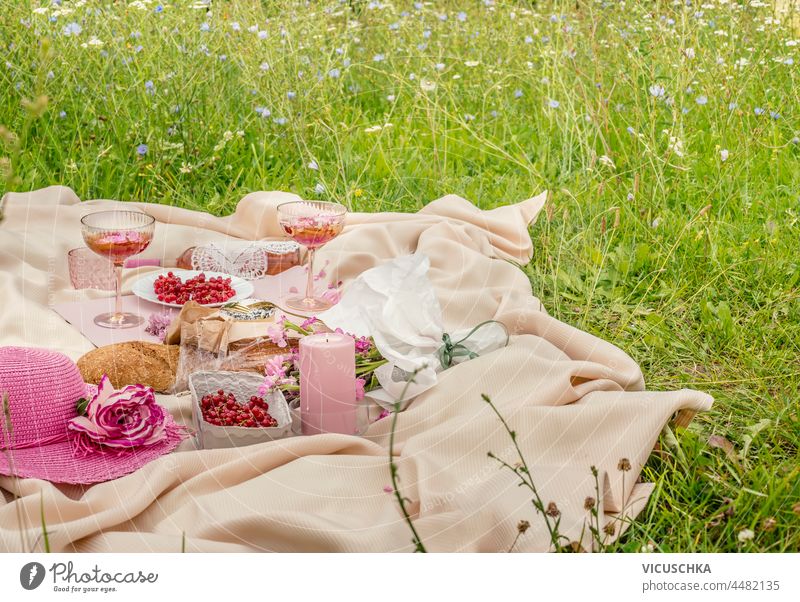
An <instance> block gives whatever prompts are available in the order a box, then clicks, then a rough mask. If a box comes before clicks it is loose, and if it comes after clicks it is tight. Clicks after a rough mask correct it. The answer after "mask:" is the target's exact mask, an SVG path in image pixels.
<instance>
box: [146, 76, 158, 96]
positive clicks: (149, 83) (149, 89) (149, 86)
mask: <svg viewBox="0 0 800 602" xmlns="http://www.w3.org/2000/svg"><path fill="white" fill-rule="evenodd" d="M144 89H145V92H147V93H148V94H151V95H152V94H155V93H156V87H155V84H154V83H153V82H152V80H149V79H148V80H147V81H146V82H144Z"/></svg>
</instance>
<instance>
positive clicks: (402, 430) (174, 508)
mask: <svg viewBox="0 0 800 602" xmlns="http://www.w3.org/2000/svg"><path fill="white" fill-rule="evenodd" d="M296 198H297V197H295V196H294V195H290V194H286V193H281V192H257V193H252V194H249V195H247V196H246V197H244V198H243V199H242V200H241V201H240V203H239V204H238V207H237V209H236V211H235V213H234V214H233V215H231V216H229V217H225V218H217V217H212V216H210V215H207V214H202V213H197V212H192V211H188V210H182V209H177V208H172V207H168V206H164V205H155V204H137V205H136V206H137V207H139V208H140V209H142V210H144V211H146V212H148V213H151V214H152V215H153V216H155V217H156V218H157V220H158V224H157V229H156V237H155V240H154V243H153V245H152V246H151V248H150V249H148V251H147V252H146V254H145V256H163V257H177V256H178V254H179V253H180V252H182V251H183V250H184V249H185V248H187V247H189V246H192V245H196V244H199V243H203V242H208V241H214V240H222V239H224V238H225V237H226V236H236V237H242V238H261V237H268V236H280V231H279V229H278V224H277V221H276V215H275V206H276V205H277V204H278V203H279V202H282V201H286V200H292V199H296ZM6 200H7V203H6V209H5V211H6V219H5V222H4V223H3V224H2V225H0V291H1V292H2V296H0V304H1V305H0V345H29V346H41V347H50V348H54V349H58V350H61V351H63V352H64V353H67V354H68V355H69V356H70V357H72V358H73V359H77V358H78V357H79V356H80V355H81V354H82V353H84V352H85V351H87V350H89V349H90V348H91V345H90V344H89V343H88V341H87V340H86V339H84V338H83V337H82V336H81V335H80V334H79V333H78V332H77V331H76V330H75V329H74V328H73V327H72V326H70V325H68V324H66V323H65V322H64V321H63V320H62V319H61V318H60V317H59V316H58V315H56V313H55V312H53V311H52V310H50V309H48V304H52V303H56V302H61V301H68V300H71V299H79V298H81V297H82V296H85V295H88V294H89V293H87V292H84V291H74V290H72V289H71V286H70V284H69V280H68V271H67V263H66V253H67V251H68V250H69V249H70V248H73V247H76V246H81V245H82V240H81V234H80V225H79V220H80V218H81V216H82V215H84V214H85V213H88V212H92V211H97V210H101V209H108V208H110V207H114V206H115V205H116V202H114V201H102V200H97V201H88V202H80V201H79V199H78V198H77V196H76V195H75V194H74V193H73V192H72V191H71V190H70V189H68V188H64V187H50V188H46V189H43V190H38V191H35V192H33V193H30V194H8V195H7V197H6ZM544 201H545V195H544V194H542V195H539V196H537V197H535V198H533V199H530V200H528V201H525V202H522V203H518V204H511V205H507V206H502V207H499V208H497V209H492V210H489V211H481V210H480V209H478V208H477V207H475V206H474V205H472V204H471V203H469V202H468V201H466V200H464V199H462V198H459V197H456V196H446V197H443V198H441V199H438V200H436V201H433V202H432V203H429V204H428V205H426V206H425V208H424V209H422V210H420V211H419V212H418V213H415V214H397V213H376V214H359V213H354V214H351V215H348V218H347V227H346V229H345V232H344V234H342V235H341V236H340V237H339V238H338V239H336V240H334V241H333V242H332V243H330V244H329V245H328V246H327V247H325V248H324V249H323V251H322V252H321V253H320V261H322V262H324V261H325V260H329V261H330V264H329V265H328V268H327V272H328V275H329V276H330V277H331V278H332V279H336V278H341V279H342V280H344V281H345V286H346V283H347V282H348V281H349V280H352V279H353V278H354V277H356V276H357V275H358V274H359V273H360V272H362V271H363V270H365V269H367V268H370V267H372V266H375V265H378V264H379V263H381V262H382V261H385V260H387V259H390V258H393V257H397V256H400V255H404V254H408V253H413V252H422V253H425V254H427V255H428V256H429V257H430V261H431V270H430V278H431V281H432V282H433V284H434V286H435V287H436V291H437V294H438V297H439V300H440V302H441V305H442V308H443V312H444V317H445V321H446V324H445V326H446V328H448V329H456V328H461V327H467V326H474V325H476V324H478V323H479V322H481V321H483V320H486V319H491V318H493V319H497V320H501V321H502V322H504V323H505V324H506V326H507V327H508V329H509V330H510V331H511V333H512V334H513V336H512V339H511V343H510V345H509V346H508V347H507V348H505V349H502V350H499V351H496V352H493V353H490V354H487V355H485V356H482V357H479V358H477V359H473V360H471V361H469V362H465V363H463V364H461V365H458V366H455V367H453V368H451V369H449V370H447V371H445V372H444V373H442V374H441V376H440V380H439V383H438V384H437V385H436V386H435V387H434V388H433V389H431V390H429V391H427V392H426V393H424V394H423V395H421V396H420V397H418V398H416V399H415V400H414V402H413V403H412V405H411V406H410V407H409V409H408V410H406V411H405V412H403V413H402V414H401V415H400V416H399V420H398V429H397V440H396V445H395V453H396V462H397V464H398V466H399V475H400V485H401V491H402V494H403V495H404V496H405V497H407V498H408V500H409V510H410V512H411V514H412V518H413V521H414V524H415V526H416V529H417V531H418V533H419V534H420V537H421V538H422V540H423V542H424V544H425V546H426V547H427V549H428V550H430V551H505V550H507V549H509V547H510V546H511V544H512V542H513V541H514V539H515V537H516V535H517V525H518V524H519V522H520V521H521V520H527V521H529V522H530V524H531V527H530V529H529V530H528V531H527V532H526V533H524V534H523V535H522V536H520V538H519V541H518V542H517V544H516V546H515V548H514V549H515V550H519V551H545V550H547V549H548V548H549V536H548V535H547V533H546V530H545V525H544V522H543V520H542V517H541V516H540V515H537V513H536V511H535V510H534V508H533V506H532V505H531V496H530V492H529V491H527V490H526V489H525V488H522V487H519V486H518V485H517V482H518V481H517V478H516V477H515V476H514V475H513V474H512V473H511V472H510V471H508V470H503V469H500V468H499V465H498V463H497V462H496V461H495V460H493V459H491V458H489V457H488V455H487V452H490V451H491V452H493V453H494V454H496V455H497V456H499V457H501V458H502V459H504V460H505V461H507V462H508V463H509V464H512V465H514V464H516V463H517V462H518V458H517V456H516V453H515V450H514V447H513V445H512V442H511V440H510V438H509V437H508V436H507V434H506V433H505V431H504V430H503V429H502V426H501V424H500V422H499V421H498V419H497V418H496V417H495V416H494V414H493V413H492V412H491V409H490V408H489V407H488V406H487V405H486V403H485V402H484V401H483V400H482V399H481V394H482V393H486V394H488V395H490V396H491V398H492V399H493V401H494V403H495V404H496V405H497V406H498V408H499V409H500V411H501V412H502V414H503V415H504V417H505V418H506V419H507V421H508V422H509V424H510V425H511V427H512V428H513V429H514V430H515V431H516V433H517V441H518V443H519V446H520V448H521V449H522V452H523V454H524V456H525V458H526V460H527V462H528V464H529V466H530V469H531V473H532V475H533V478H534V481H535V483H536V485H537V487H538V489H539V492H540V495H541V497H542V499H543V501H544V503H545V504H547V503H549V502H551V501H552V502H555V504H556V506H557V508H558V510H559V512H560V532H561V533H562V534H563V535H564V536H565V537H567V538H568V539H569V541H577V540H579V539H580V537H581V533H582V532H583V540H582V544H583V547H585V548H590V547H591V543H590V537H589V533H588V528H587V518H588V516H589V515H588V513H587V511H586V510H585V509H584V501H585V499H586V498H587V497H589V496H591V497H596V494H595V484H594V478H593V477H592V473H591V471H590V467H591V466H596V467H597V469H598V470H599V481H600V500H599V504H600V507H601V509H602V515H601V523H602V524H601V527H602V526H603V525H604V524H605V523H608V522H611V523H613V525H614V527H613V528H614V533H615V535H614V536H616V534H619V532H620V530H621V528H622V527H623V526H624V523H625V521H626V520H627V518H625V517H632V516H635V515H636V514H637V513H638V512H639V511H640V510H641V509H642V508H643V507H644V505H645V504H646V503H647V499H648V496H649V494H650V491H651V485H650V484H646V483H639V482H637V481H638V479H637V477H638V475H639V472H640V469H641V466H642V464H643V463H644V462H646V460H647V458H648V456H649V455H650V453H651V450H652V449H653V446H654V443H655V442H656V439H657V437H658V435H659V432H660V431H661V429H662V427H663V426H664V425H665V423H667V422H668V420H669V419H670V417H671V415H672V414H673V413H674V412H676V411H677V410H679V409H682V408H683V409H692V410H705V409H708V408H709V407H710V406H711V403H712V399H711V398H710V397H709V396H708V395H706V394H704V393H699V392H697V391H690V390H681V391H672V392H651V391H645V390H644V381H643V378H642V374H641V372H640V370H639V367H638V366H637V365H636V363H635V362H634V361H633V360H632V359H631V358H630V357H629V356H628V355H626V354H625V352H623V351H622V350H620V349H618V348H617V347H615V346H613V345H611V344H609V343H607V342H605V341H603V340H600V339H598V338H596V337H594V336H592V335H590V334H587V333H585V332H582V331H580V330H577V329H575V328H573V327H571V326H569V325H567V324H564V323H562V322H560V321H558V320H556V319H554V318H552V317H550V316H549V315H548V314H547V313H546V310H545V308H543V307H542V305H541V303H540V302H539V300H538V299H536V298H535V297H534V296H533V295H532V293H531V284H530V282H529V280H528V277H527V276H526V275H525V274H524V273H523V271H522V270H520V269H519V267H517V264H524V263H526V262H527V261H529V260H530V258H531V256H532V254H533V253H536V252H538V251H537V249H534V248H533V247H532V243H531V237H530V235H529V232H528V226H529V224H531V223H533V221H534V220H535V219H536V216H537V214H538V213H539V211H540V210H541V209H542V206H543V204H544ZM125 207H126V208H130V207H131V204H126V205H125ZM135 276H136V273H135V272H134V271H132V272H131V273H130V274H128V275H127V277H126V286H128V287H129V286H130V284H131V281H132V279H133V278H134V277H135ZM93 294H94V295H98V294H103V293H97V292H95V293H93ZM160 401H161V402H162V403H164V404H165V405H166V406H167V407H169V408H170V410H171V411H172V412H173V414H175V416H176V417H177V418H178V419H179V420H183V421H188V420H189V417H190V412H189V400H188V399H187V398H186V397H177V398H176V397H169V396H161V397H160ZM46 402H47V400H42V403H46ZM389 431H390V420H388V419H383V420H380V421H378V422H376V423H375V424H373V425H372V427H371V428H370V429H369V432H368V436H367V437H364V438H358V437H350V436H342V435H318V436H313V437H294V438H289V439H285V440H281V441H277V442H272V443H265V444H261V445H255V446H250V447H244V448H239V449H224V450H205V451H196V450H193V449H192V445H191V443H189V442H185V443H184V444H183V445H182V446H181V448H179V451H176V452H175V453H172V454H170V455H168V456H164V457H162V458H160V459H159V460H157V461H154V462H152V463H151V464H149V465H147V466H146V467H144V468H142V469H141V470H139V471H137V472H136V473H133V474H131V475H129V476H126V477H124V478H120V479H117V480H115V481H110V482H106V483H103V484H98V485H95V486H92V487H89V488H85V489H82V488H80V487H72V486H54V485H52V484H50V483H48V482H44V481H40V480H34V479H30V480H16V479H13V478H10V477H0V491H2V492H3V496H0V550H6V551H20V549H23V550H41V549H42V537H41V518H40V505H41V507H42V508H43V511H44V517H45V523H46V525H47V530H48V532H49V541H50V547H51V549H52V550H53V551H113V552H131V551H137V552H138V551H158V552H176V551H180V550H181V548H182V545H183V544H184V543H185V548H186V550H187V551H231V552H236V551H254V550H258V551H409V550H412V549H413V546H412V543H411V537H412V535H411V532H410V530H409V528H408V526H407V524H406V523H405V522H404V520H403V518H402V515H401V512H400V510H399V507H398V503H397V500H396V499H395V497H394V496H393V495H392V494H391V493H387V491H386V490H385V489H386V488H388V486H389V485H390V482H391V481H390V472H389V461H388V456H387V453H388V440H389V439H388V437H389ZM622 458H626V459H628V460H629V462H630V465H631V469H630V470H629V471H627V472H623V471H620V470H618V468H617V467H618V464H619V461H620V459H622ZM14 495H16V496H19V498H20V499H19V501H17V502H13V499H14ZM621 517H622V518H621ZM20 527H22V528H23V533H22V534H20ZM609 529H610V527H609Z"/></svg>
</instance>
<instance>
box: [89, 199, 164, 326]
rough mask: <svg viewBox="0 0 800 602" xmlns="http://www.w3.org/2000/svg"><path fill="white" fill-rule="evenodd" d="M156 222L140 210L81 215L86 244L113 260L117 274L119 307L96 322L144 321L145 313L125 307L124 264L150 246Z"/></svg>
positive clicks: (115, 324)
mask: <svg viewBox="0 0 800 602" xmlns="http://www.w3.org/2000/svg"><path fill="white" fill-rule="evenodd" d="M155 223H156V220H155V218H153V217H151V216H149V215H147V214H146V213H141V212H140V211H98V212H97V213H90V214H89V215H86V216H84V218H83V219H81V225H82V226H83V231H82V233H83V240H84V241H86V246H88V247H89V248H90V249H91V250H92V251H94V252H95V253H97V254H98V255H100V256H102V257H105V258H106V259H108V260H109V261H111V263H113V264H114V269H115V271H116V277H117V278H116V287H115V288H116V292H117V295H116V303H115V305H114V308H115V309H114V311H113V312H108V313H104V314H100V315H98V316H95V318H94V323H95V324H97V325H98V326H103V327H104V328H133V327H134V326H139V325H140V324H142V323H143V322H144V318H143V317H142V316H139V315H137V314H133V313H130V312H123V311H122V264H123V263H125V260H126V259H128V257H131V256H133V255H136V254H137V253H141V252H142V251H144V250H145V249H146V248H147V247H148V245H149V244H150V241H152V240H153V232H154V231H155Z"/></svg>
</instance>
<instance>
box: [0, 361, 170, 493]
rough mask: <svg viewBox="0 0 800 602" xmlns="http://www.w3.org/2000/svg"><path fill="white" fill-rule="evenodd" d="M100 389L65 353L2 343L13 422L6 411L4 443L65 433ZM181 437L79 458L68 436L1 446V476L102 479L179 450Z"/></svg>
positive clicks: (3, 378)
mask: <svg viewBox="0 0 800 602" xmlns="http://www.w3.org/2000/svg"><path fill="white" fill-rule="evenodd" d="M95 390H96V389H95V388H94V386H93V385H87V384H85V383H84V382H83V380H82V379H81V375H80V372H79V371H78V367H77V366H76V365H75V364H74V363H73V362H72V360H70V359H69V358H68V357H67V356H65V355H63V354H61V353H58V352H55V351H49V350H46V349H36V348H30V347H0V397H1V396H2V394H3V393H4V392H6V393H8V406H9V412H8V416H10V426H11V428H10V432H9V428H8V427H9V425H8V424H7V422H8V420H7V419H6V417H7V414H6V412H5V411H4V412H3V415H2V426H3V429H2V431H3V436H2V437H0V442H2V447H18V446H21V445H25V444H30V443H34V442H36V441H40V440H42V439H45V438H47V437H54V436H57V435H63V434H65V433H66V432H67V421H68V420H69V419H70V418H74V417H75V414H76V410H75V404H76V403H77V401H78V400H79V399H80V398H81V397H87V396H88V395H93V394H94V392H95ZM168 420H170V421H172V418H171V417H170V418H168ZM181 439H182V438H181V436H179V435H177V434H174V433H170V434H169V435H168V436H167V438H166V439H165V440H164V441H162V442H160V443H157V444H155V445H150V446H147V447H142V448H138V449H132V450H130V451H126V452H124V454H116V453H97V454H94V455H92V456H87V457H80V458H79V457H75V455H74V454H73V446H72V443H71V442H70V441H68V440H65V441H62V442H60V443H52V444H49V445H42V446H33V447H25V448H22V449H0V474H5V475H14V476H17V477H23V478H36V479H44V480H46V481H51V482H54V483H72V484H89V483H100V482H103V481H110V480H112V479H116V478H118V477H121V476H123V475H126V474H128V473H131V472H133V471H135V470H137V469H138V468H141V467H142V466H144V465H145V464H147V463H148V462H150V461H152V460H155V459H156V458H158V457H159V456H161V455H163V454H166V453H168V452H170V451H172V450H173V449H175V447H177V445H178V443H180V441H181ZM9 441H10V442H11V445H10V446H9V444H8V442H9Z"/></svg>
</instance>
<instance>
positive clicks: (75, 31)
mask: <svg viewBox="0 0 800 602" xmlns="http://www.w3.org/2000/svg"><path fill="white" fill-rule="evenodd" d="M82 31H83V27H81V26H80V25H79V24H77V23H75V22H74V21H73V22H72V23H68V24H67V25H65V26H64V29H63V30H62V32H63V33H64V35H65V36H77V35H80V33H81V32H82Z"/></svg>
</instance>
